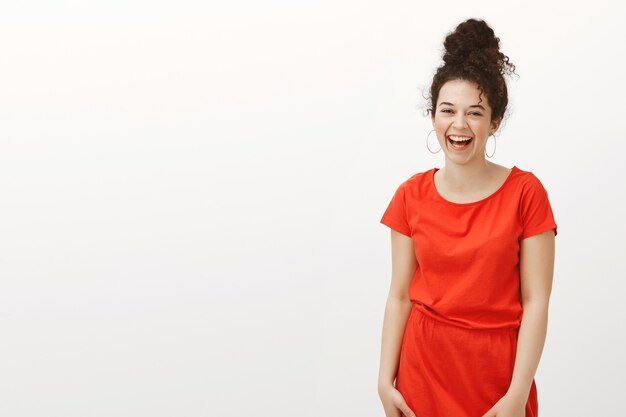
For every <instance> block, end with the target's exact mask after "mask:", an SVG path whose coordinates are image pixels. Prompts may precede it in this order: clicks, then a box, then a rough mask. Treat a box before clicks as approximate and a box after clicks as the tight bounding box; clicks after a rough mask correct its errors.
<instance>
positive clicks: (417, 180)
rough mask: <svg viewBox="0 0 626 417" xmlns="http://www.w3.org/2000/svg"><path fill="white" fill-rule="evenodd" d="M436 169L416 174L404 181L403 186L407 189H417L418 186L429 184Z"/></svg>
mask: <svg viewBox="0 0 626 417" xmlns="http://www.w3.org/2000/svg"><path fill="white" fill-rule="evenodd" d="M434 169H435V168H431V169H429V170H426V171H420V172H417V173H414V174H412V175H411V176H410V177H409V178H407V179H406V180H404V182H403V183H402V185H403V186H405V187H415V186H416V185H419V184H422V183H424V182H427V181H428V180H430V178H431V176H432V172H433V170H434Z"/></svg>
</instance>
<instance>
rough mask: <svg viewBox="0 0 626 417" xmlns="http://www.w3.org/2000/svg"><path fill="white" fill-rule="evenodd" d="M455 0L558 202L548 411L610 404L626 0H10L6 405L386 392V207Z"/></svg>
mask: <svg viewBox="0 0 626 417" xmlns="http://www.w3.org/2000/svg"><path fill="white" fill-rule="evenodd" d="M470 17H477V18H482V19H485V20H486V21H487V23H489V24H490V25H491V26H492V28H493V29H494V30H495V32H496V36H498V37H500V39H501V46H502V49H503V52H504V53H505V54H506V55H508V56H509V58H510V59H511V61H512V62H513V63H514V64H515V65H516V67H517V68H516V72H517V73H518V74H519V76H520V77H519V79H517V78H513V79H510V80H509V81H510V82H509V85H510V94H511V95H510V117H509V119H508V120H507V121H506V123H505V125H504V126H503V129H502V131H501V132H500V136H499V137H498V141H497V149H496V154H495V156H494V157H493V159H492V160H493V161H495V162H497V163H499V164H502V165H505V166H508V167H511V166H513V165H517V166H518V167H520V168H521V169H524V170H530V171H532V172H534V173H535V174H536V175H537V176H538V177H539V178H540V179H541V181H542V183H543V184H544V186H545V187H546V189H547V190H548V192H549V196H550V200H551V203H552V207H553V210H554V214H555V218H556V221H557V225H558V227H559V235H558V237H557V238H556V242H557V254H556V266H555V277H554V287H553V293H552V301H551V310H550V311H551V312H550V320H549V330H548V338H547V341H546V346H545V348H544V353H543V356H542V359H541V362H540V365H539V370H538V372H537V375H536V382H537V387H538V390H539V407H540V413H541V415H542V417H560V416H571V417H574V416H581V417H583V416H584V417H587V416H592V415H593V416H599V415H613V416H616V415H625V414H626V404H625V403H624V401H623V399H622V394H623V388H624V383H623V375H624V372H625V371H626V359H625V356H624V352H625V351H626V334H625V332H624V322H625V319H626V307H625V304H624V298H625V295H624V294H625V290H626V284H625V283H626V266H625V263H624V254H625V253H626V251H625V246H626V245H625V244H624V238H625V236H626V220H625V219H624V217H623V216H624V213H625V212H626V188H625V187H624V181H625V180H626V173H625V167H626V144H625V141H626V125H625V124H624V120H625V119H624V103H623V100H624V97H626V84H625V83H624V69H623V67H624V64H626V59H625V58H624V45H623V41H622V40H623V39H625V38H626V33H625V25H624V20H625V19H626V9H625V6H623V5H619V4H618V3H617V2H609V1H594V2H591V3H581V4H577V5H576V6H574V5H572V4H571V3H570V2H565V1H556V2H539V1H534V2H533V1H531V2H524V3H517V4H515V3H507V4H503V3H502V2H499V1H497V2H496V1H489V2H481V3H478V4H477V3H474V2H459V1H448V2H443V3H437V2H430V3H424V2H416V1H414V2H409V1H403V2H382V1H380V2H363V1H344V0H335V1H317V2H309V3H304V2H299V3H298V2H287V1H282V2H281V1H272V2H241V1H238V2H222V3H221V4H210V3H206V2H200V1H198V2H173V1H169V2H168V1H160V2H149V1H138V0H135V1H124V2H122V1H107V2H74V1H56V2H53V1H48V2H43V1H41V2H35V1H24V2H11V3H9V2H5V3H2V5H1V6H0V22H1V24H0V60H1V61H0V146H1V149H0V196H1V197H0V218H1V221H0V393H1V394H0V415H2V416H10V417H26V416H28V417H30V416H45V417H57V416H58V417H85V416H94V417H100V416H102V417H104V416H151V417H160V416H189V417H191V416H221V417H229V416H233V417H234V416H243V415H254V416H268V417H269V416H272V417H277V416H292V415H298V416H307V417H318V416H327V417H333V416H363V417H366V416H367V417H369V416H372V417H373V416H384V413H383V409H382V406H381V404H380V401H379V398H378V394H377V390H376V386H377V375H378V366H379V354H380V335H381V326H382V319H383V310H384V304H385V301H386V296H387V291H388V287H389V282H390V275H391V259H390V243H389V229H388V228H387V227H385V226H383V225H381V224H379V220H380V217H381V216H382V213H383V210H384V209H385V207H386V205H387V203H388V202H389V199H390V198H391V195H392V193H393V191H394V190H395V187H396V186H397V185H398V184H399V183H400V182H401V181H403V180H404V179H406V178H408V177H409V176H410V175H412V174H413V173H416V172H419V171H423V170H426V169H429V168H431V167H433V166H438V167H441V166H442V164H443V163H444V161H443V154H442V153H439V154H436V155H431V154H430V153H429V152H428V150H427V149H426V144H425V139H426V135H427V134H428V132H429V131H430V130H431V126H430V122H429V120H428V117H426V116H425V113H424V106H425V100H424V99H423V98H422V90H421V89H422V88H426V87H428V86H429V85H430V81H431V79H432V75H433V74H434V71H435V69H436V68H437V66H438V65H439V64H440V63H441V61H440V59H441V51H442V41H443V39H444V37H445V35H446V33H447V32H449V31H451V30H453V29H454V27H455V26H456V25H457V24H458V23H460V22H461V21H462V20H465V19H467V18H470ZM490 149H491V148H490Z"/></svg>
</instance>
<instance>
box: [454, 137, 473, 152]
mask: <svg viewBox="0 0 626 417" xmlns="http://www.w3.org/2000/svg"><path fill="white" fill-rule="evenodd" d="M447 139H448V143H449V144H450V146H451V147H452V149H456V150H463V149H465V148H467V147H468V146H469V144H470V143H472V141H473V140H474V138H472V137H470V136H456V135H450V136H447Z"/></svg>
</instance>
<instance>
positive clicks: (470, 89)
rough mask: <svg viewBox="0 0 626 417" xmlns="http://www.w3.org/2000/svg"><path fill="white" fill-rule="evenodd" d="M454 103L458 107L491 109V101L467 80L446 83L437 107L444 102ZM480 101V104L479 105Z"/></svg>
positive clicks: (440, 93)
mask: <svg viewBox="0 0 626 417" xmlns="http://www.w3.org/2000/svg"><path fill="white" fill-rule="evenodd" d="M444 101H445V102H448V103H452V104H453V105H454V106H457V107H469V106H471V105H475V104H480V105H482V106H483V107H485V108H486V109H488V108H489V100H488V99H487V96H486V95H485V93H484V92H483V93H482V95H481V94H480V90H479V89H478V86H477V85H476V84H475V83H472V82H470V81H466V80H451V81H448V82H446V83H445V84H444V85H443V86H442V87H441V89H440V90H439V97H438V98H437V105H439V104H440V103H442V102H444ZM479 101H480V103H479Z"/></svg>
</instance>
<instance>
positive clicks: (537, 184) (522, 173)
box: [515, 166, 544, 189]
mask: <svg viewBox="0 0 626 417" xmlns="http://www.w3.org/2000/svg"><path fill="white" fill-rule="evenodd" d="M515 168H516V180H517V181H518V183H519V184H520V185H521V186H522V188H523V189H537V188H539V189H542V188H544V187H543V183H542V182H541V180H540V179H539V177H537V175H535V174H534V173H533V172H531V171H528V170H524V169H521V168H519V167H517V166H516V167H515Z"/></svg>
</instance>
